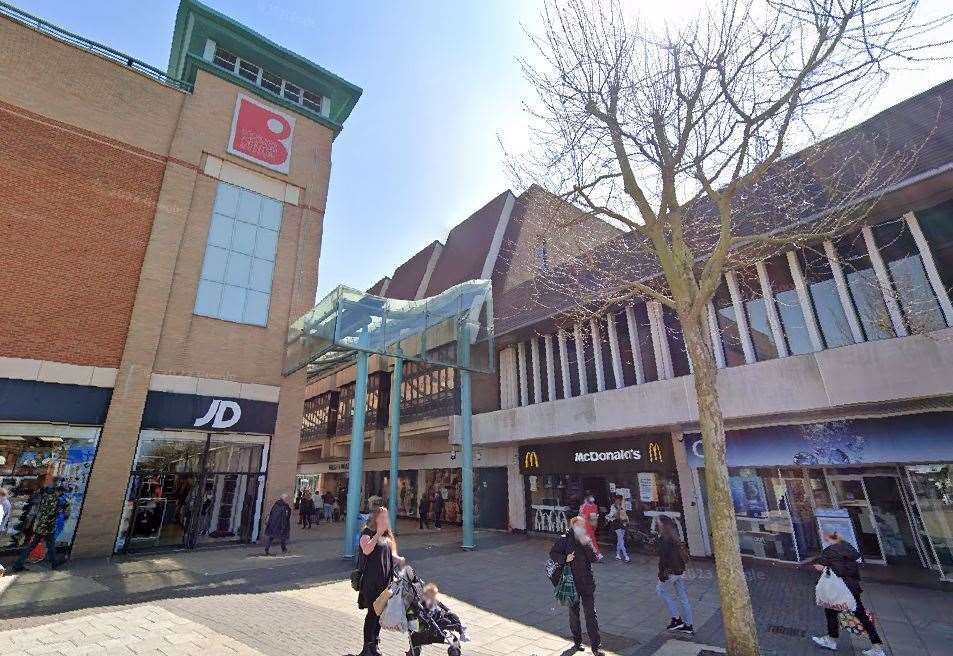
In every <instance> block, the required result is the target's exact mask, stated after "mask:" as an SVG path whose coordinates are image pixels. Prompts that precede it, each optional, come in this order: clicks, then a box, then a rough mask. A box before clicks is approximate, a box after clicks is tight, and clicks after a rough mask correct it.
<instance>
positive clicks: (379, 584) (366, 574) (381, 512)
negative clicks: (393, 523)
mask: <svg viewBox="0 0 953 656" xmlns="http://www.w3.org/2000/svg"><path fill="white" fill-rule="evenodd" d="M360 547H361V558H362V559H363V562H362V563H361V564H360V567H359V569H360V570H361V580H360V584H359V586H358V595H357V607H358V608H360V609H362V610H364V609H366V610H367V615H366V616H365V617H364V648H363V649H362V650H361V654H360V656H381V652H380V648H379V646H378V645H379V643H380V636H381V623H380V618H379V617H378V615H377V613H376V612H375V611H374V602H375V601H376V600H377V598H378V597H379V596H380V595H381V593H382V592H384V590H385V589H386V588H387V586H388V585H389V584H390V582H391V580H392V579H393V578H394V570H395V569H396V568H398V567H401V566H403V564H404V559H403V558H401V557H400V556H398V555H397V538H396V537H394V532H393V531H392V530H391V528H390V518H389V516H388V514H387V508H384V507H383V506H377V507H376V508H374V509H372V510H371V514H370V517H368V519H367V524H366V525H365V527H364V530H363V531H361V540H360Z"/></svg>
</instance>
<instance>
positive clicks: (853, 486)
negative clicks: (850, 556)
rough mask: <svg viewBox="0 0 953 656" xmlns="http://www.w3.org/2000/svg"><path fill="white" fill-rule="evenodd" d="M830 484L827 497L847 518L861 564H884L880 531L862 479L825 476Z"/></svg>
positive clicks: (847, 476) (844, 476)
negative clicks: (829, 491)
mask: <svg viewBox="0 0 953 656" xmlns="http://www.w3.org/2000/svg"><path fill="white" fill-rule="evenodd" d="M827 478H828V481H830V485H831V497H832V500H833V501H834V504H835V505H836V507H838V508H843V509H844V510H846V511H847V512H848V514H849V515H850V519H851V523H852V524H853V525H854V533H855V534H856V536H857V548H858V549H859V551H860V555H861V556H863V558H864V562H866V563H876V564H878V565H886V564H887V560H886V558H884V550H883V546H882V544H881V542H880V532H879V531H878V529H877V522H876V520H875V518H874V513H873V510H872V509H871V507H870V501H869V500H868V497H867V488H866V486H865V485H864V477H863V476H860V475H828V477H827Z"/></svg>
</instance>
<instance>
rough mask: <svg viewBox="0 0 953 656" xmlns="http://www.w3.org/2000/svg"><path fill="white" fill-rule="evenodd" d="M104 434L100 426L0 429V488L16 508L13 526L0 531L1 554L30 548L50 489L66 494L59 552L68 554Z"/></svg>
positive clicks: (4, 425) (39, 425) (16, 425)
mask: <svg viewBox="0 0 953 656" xmlns="http://www.w3.org/2000/svg"><path fill="white" fill-rule="evenodd" d="M99 433H100V428H99V427H98V426H66V425H53V424H42V423H23V424H19V423H0V486H2V487H4V488H5V489H6V491H7V495H8V496H7V498H8V499H9V501H10V506H11V513H10V514H11V516H10V519H9V521H7V522H5V526H0V553H10V552H14V551H17V550H19V549H20V548H21V547H22V546H23V545H24V544H25V543H26V541H27V540H28V539H29V533H30V530H31V526H32V524H33V520H34V517H35V513H36V509H37V506H38V503H39V501H40V499H41V497H42V495H43V494H44V489H49V488H51V487H61V488H63V489H64V490H65V492H64V494H63V495H62V496H61V497H60V499H62V501H61V508H60V512H59V516H58V517H57V522H56V546H57V550H58V551H60V550H62V551H64V552H65V551H69V549H70V548H71V547H72V544H73V536H74V534H75V532H76V524H77V521H78V520H79V514H80V511H81V509H82V507H83V500H84V497H85V495H86V485H87V482H88V481H89V472H90V470H91V468H92V465H93V459H94V458H95V456H96V447H97V445H98V443H99ZM44 548H45V547H44V546H43V545H40V546H38V547H37V549H38V550H42V549H44ZM41 555H42V554H39V553H38V554H37V557H39V556H41Z"/></svg>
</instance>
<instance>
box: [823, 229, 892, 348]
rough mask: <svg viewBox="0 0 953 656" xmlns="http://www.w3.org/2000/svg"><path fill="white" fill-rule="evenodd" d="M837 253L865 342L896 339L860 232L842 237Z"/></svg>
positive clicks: (836, 246)
mask: <svg viewBox="0 0 953 656" xmlns="http://www.w3.org/2000/svg"><path fill="white" fill-rule="evenodd" d="M834 248H835V250H836V251H837V256H838V259H839V261H840V263H841V267H842V268H843V269H844V276H845V277H846V278H847V287H848V289H849V290H850V295H851V299H852V300H853V301H854V305H855V306H856V308H857V314H858V315H859V316H860V323H861V326H862V328H863V330H864V334H865V336H866V338H867V339H868V340H875V339H885V338H887V337H896V336H897V335H896V333H895V332H894V328H893V323H892V322H891V319H890V313H889V311H888V310H887V305H886V303H885V302H884V297H883V290H882V289H881V288H880V282H879V281H878V280H877V274H876V272H875V271H874V268H873V265H872V264H871V263H870V258H869V257H868V256H867V246H866V245H865V244H864V237H863V235H862V234H861V233H860V232H857V233H854V234H851V235H845V236H844V237H841V238H840V239H838V240H837V241H836V242H834Z"/></svg>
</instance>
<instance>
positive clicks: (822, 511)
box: [814, 508, 860, 551]
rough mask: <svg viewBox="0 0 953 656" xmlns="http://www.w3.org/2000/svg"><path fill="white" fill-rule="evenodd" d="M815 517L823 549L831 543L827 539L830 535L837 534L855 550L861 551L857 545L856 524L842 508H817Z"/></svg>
mask: <svg viewBox="0 0 953 656" xmlns="http://www.w3.org/2000/svg"><path fill="white" fill-rule="evenodd" d="M814 516H815V517H816V518H817V530H818V532H819V533H820V536H821V548H826V547H829V546H830V545H831V543H830V542H829V541H828V540H827V539H826V537H825V536H826V535H827V534H828V533H835V532H836V533H837V535H838V536H840V539H841V540H844V541H846V542H849V543H850V544H852V545H853V547H854V549H857V551H860V546H859V545H858V544H857V535H856V534H855V533H854V523H853V522H852V521H851V519H850V514H849V513H848V512H847V511H846V510H843V509H840V508H816V509H815V510H814Z"/></svg>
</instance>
